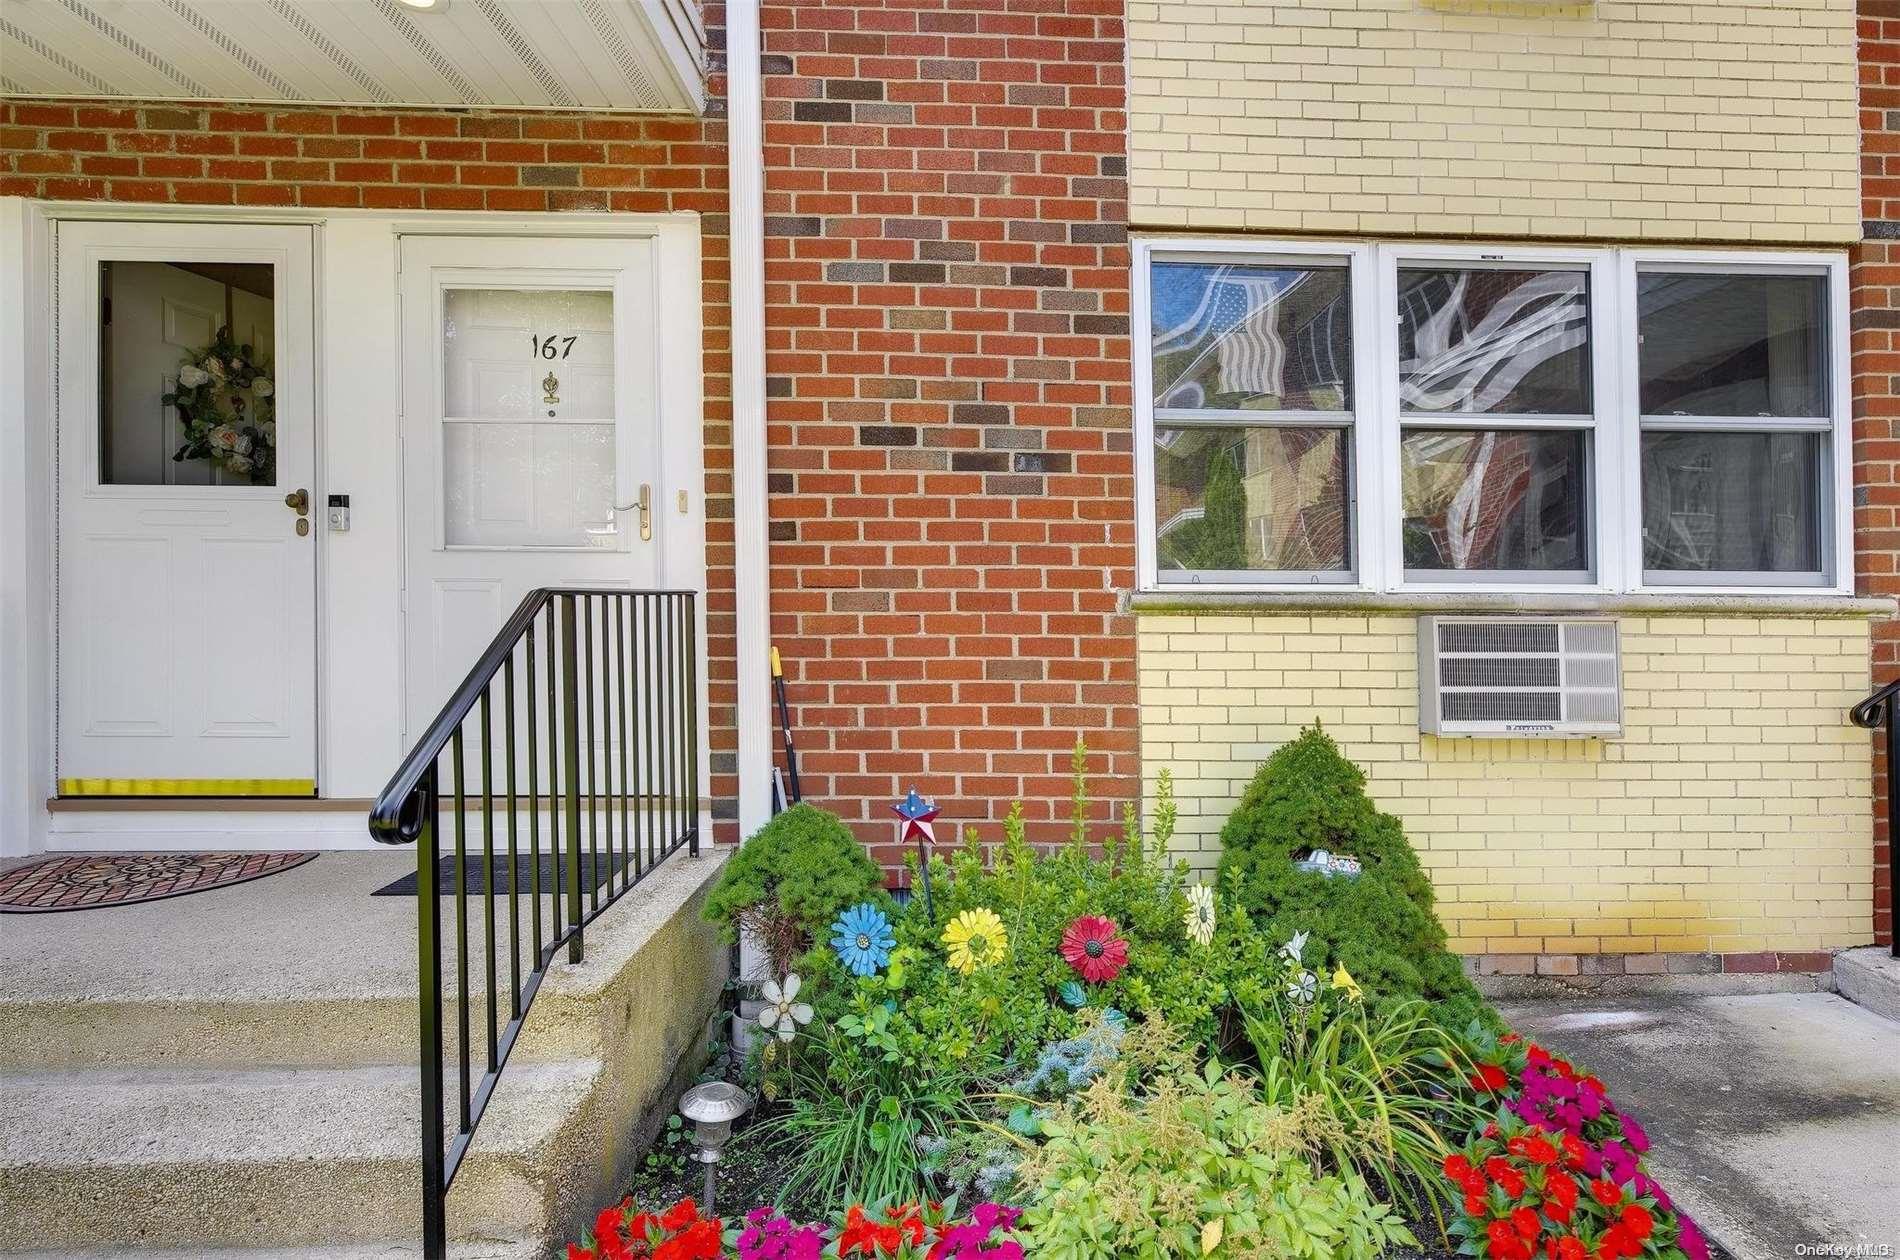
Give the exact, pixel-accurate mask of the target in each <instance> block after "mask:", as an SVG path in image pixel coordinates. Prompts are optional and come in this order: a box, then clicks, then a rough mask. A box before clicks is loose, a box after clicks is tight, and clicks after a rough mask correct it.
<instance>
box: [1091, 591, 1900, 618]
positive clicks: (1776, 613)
mask: <svg viewBox="0 0 1900 1260" xmlns="http://www.w3.org/2000/svg"><path fill="white" fill-rule="evenodd" d="M1128 607H1129V610H1130V611H1131V612H1137V613H1200V612H1251V611H1256V610H1258V611H1267V612H1273V611H1285V612H1293V611H1301V612H1366V613H1492V612H1495V613H1514V612H1524V613H1634V614H1647V613H1701V614H1704V615H1707V616H1725V617H1734V616H1749V615H1755V616H1771V617H1872V618H1877V617H1892V616H1895V615H1896V614H1900V604H1896V602H1895V600H1894V599H1893V597H1891V596H1884V595H1883V596H1859V595H1825V594H1820V593H1817V592H1812V591H1791V592H1789V593H1788V594H1786V595H1782V594H1769V595H1762V594H1753V595H1722V594H1717V593H1714V592H1711V593H1709V594H1706V595H1704V594H1699V593H1691V594H1684V593H1680V592H1671V593H1668V594H1661V593H1657V594H1625V595H1598V594H1556V593H1543V594H1540V593H1538V592H1534V591H1525V592H1517V593H1508V594H1507V593H1496V592H1490V593H1486V592H1479V591H1407V592H1403V593H1399V594H1384V593H1381V592H1377V591H1340V590H1332V591H1324V590H1278V591H1194V590H1172V589H1171V590H1159V591H1137V592H1135V593H1134V594H1133V595H1131V596H1130V597H1129V600H1128Z"/></svg>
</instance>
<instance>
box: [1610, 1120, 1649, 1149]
mask: <svg viewBox="0 0 1900 1260" xmlns="http://www.w3.org/2000/svg"><path fill="white" fill-rule="evenodd" d="M1617 1119H1619V1120H1621V1121H1622V1122H1623V1140H1624V1141H1625V1142H1628V1143H1629V1147H1630V1149H1631V1150H1633V1151H1635V1152H1636V1153H1637V1154H1638V1155H1641V1154H1642V1153H1643V1152H1644V1151H1647V1150H1648V1149H1649V1134H1647V1133H1645V1132H1643V1126H1642V1125H1640V1124H1638V1123H1636V1121H1635V1120H1633V1119H1632V1118H1630V1117H1629V1116H1618V1117H1617Z"/></svg>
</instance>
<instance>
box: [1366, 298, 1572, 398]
mask: <svg viewBox="0 0 1900 1260" xmlns="http://www.w3.org/2000/svg"><path fill="white" fill-rule="evenodd" d="M1399 403H1400V406H1402V407H1403V408H1404V409H1405V410H1406V411H1426V412H1440V413H1446V412H1450V413H1471V414H1482V413H1503V414H1513V415H1562V416H1581V415H1588V414H1589V412H1590V277H1589V275H1588V273H1586V272H1582V271H1506V270H1503V269H1499V268H1489V267H1474V268H1469V269H1458V268H1431V269H1426V268H1417V267H1404V268H1401V269H1400V270H1399Z"/></svg>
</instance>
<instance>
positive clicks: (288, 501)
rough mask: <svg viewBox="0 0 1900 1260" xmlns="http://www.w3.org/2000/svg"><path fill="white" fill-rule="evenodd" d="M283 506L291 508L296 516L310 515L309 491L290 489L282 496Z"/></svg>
mask: <svg viewBox="0 0 1900 1260" xmlns="http://www.w3.org/2000/svg"><path fill="white" fill-rule="evenodd" d="M284 506H285V507H287V508H289V509H291V510H292V511H293V512H295V513H296V514H297V515H298V516H308V515H310V492H309V491H308V490H301V489H300V490H293V491H291V492H290V493H289V494H287V495H285V496H284Z"/></svg>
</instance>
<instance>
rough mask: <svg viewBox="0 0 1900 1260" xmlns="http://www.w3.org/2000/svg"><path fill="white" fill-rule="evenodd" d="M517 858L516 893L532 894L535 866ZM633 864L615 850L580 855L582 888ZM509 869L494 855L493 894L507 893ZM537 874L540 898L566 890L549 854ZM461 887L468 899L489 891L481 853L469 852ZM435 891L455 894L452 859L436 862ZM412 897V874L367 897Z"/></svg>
mask: <svg viewBox="0 0 1900 1260" xmlns="http://www.w3.org/2000/svg"><path fill="white" fill-rule="evenodd" d="M520 856H521V861H520V863H519V864H516V865H513V866H512V871H513V875H514V884H515V891H516V892H518V893H532V892H534V884H533V883H532V881H531V877H532V876H533V875H534V874H535V873H536V872H535V869H534V863H533V862H532V861H531V860H530V859H529V855H528V854H525V853H524V854H521V855H520ZM632 861H633V855H632V854H631V853H628V852H626V851H625V850H616V851H615V852H614V854H613V856H612V858H611V859H610V858H609V857H608V855H607V854H605V853H583V854H581V887H583V888H589V889H592V888H598V887H600V886H601V885H602V884H604V883H606V882H607V881H608V880H609V879H611V878H613V877H614V876H615V875H618V874H619V873H620V872H621V871H622V870H623V869H624V868H625V867H626V866H627V864H628V863H630V862H632ZM510 870H511V864H510V863H509V861H508V855H507V854H506V853H497V854H496V855H495V861H494V873H495V891H496V892H497V893H504V894H505V893H506V892H507V891H508V877H509V874H510ZM539 874H540V878H541V895H542V896H543V897H545V896H548V895H549V894H550V893H552V892H553V891H554V889H555V887H556V886H557V885H558V886H559V887H560V888H561V890H562V891H563V892H565V891H566V890H567V870H566V868H565V866H557V865H556V862H555V856H554V855H553V854H552V853H543V854H542V855H541V870H540V872H539ZM462 884H463V886H464V887H465V888H466V889H467V891H468V893H469V895H470V896H480V895H482V894H484V893H486V892H487V891H488V884H487V877H486V876H485V875H484V873H483V871H482V856H481V854H479V853H471V854H469V855H468V861H467V864H466V865H465V866H464V867H463V868H462ZM435 888H436V893H437V895H438V896H443V897H446V896H448V895H450V894H451V893H453V892H454V891H455V859H454V858H452V857H445V858H443V859H442V860H441V861H439V862H437V863H436V866H435ZM415 895H416V876H415V872H413V871H411V872H410V873H409V874H407V875H404V876H403V877H402V878H401V879H399V880H397V881H396V882H395V883H393V884H385V885H384V886H383V887H381V888H378V889H377V890H376V891H375V892H373V893H371V894H370V896H372V897H413V896H415Z"/></svg>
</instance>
